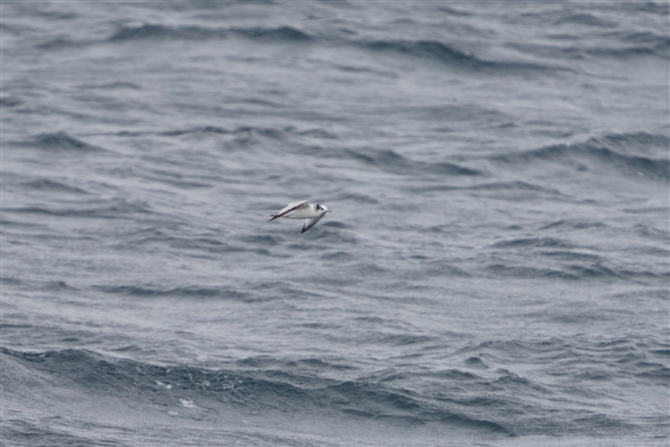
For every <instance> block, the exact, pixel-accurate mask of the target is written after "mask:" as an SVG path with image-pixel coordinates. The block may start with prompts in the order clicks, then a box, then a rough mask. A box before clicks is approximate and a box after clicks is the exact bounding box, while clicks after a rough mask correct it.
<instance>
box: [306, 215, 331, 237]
mask: <svg viewBox="0 0 670 447" xmlns="http://www.w3.org/2000/svg"><path fill="white" fill-rule="evenodd" d="M325 215H326V213H322V214H319V215H318V216H316V217H312V218H311V219H305V223H304V224H303V226H302V231H301V232H300V234H302V233H304V232H305V231H307V230H309V229H310V228H312V227H313V226H314V225H316V223H317V222H318V221H320V220H321V218H322V217H323V216H325Z"/></svg>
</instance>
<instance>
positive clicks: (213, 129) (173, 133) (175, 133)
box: [159, 126, 234, 137]
mask: <svg viewBox="0 0 670 447" xmlns="http://www.w3.org/2000/svg"><path fill="white" fill-rule="evenodd" d="M191 133H212V134H220V135H226V134H230V133H234V131H231V130H228V129H225V128H223V127H219V126H197V127H191V128H189V129H177V130H168V131H165V132H160V133H159V135H164V136H167V137H179V136H182V135H188V134H191Z"/></svg>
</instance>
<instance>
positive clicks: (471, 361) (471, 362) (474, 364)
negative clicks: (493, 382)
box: [464, 357, 489, 369]
mask: <svg viewBox="0 0 670 447" xmlns="http://www.w3.org/2000/svg"><path fill="white" fill-rule="evenodd" d="M464 363H465V364H466V365H467V366H468V367H469V368H477V369H489V366H488V365H487V364H486V362H485V361H484V360H482V359H481V358H480V357H469V358H468V359H466V360H465V362H464Z"/></svg>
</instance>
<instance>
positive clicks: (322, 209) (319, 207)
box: [316, 203, 332, 213]
mask: <svg viewBox="0 0 670 447" xmlns="http://www.w3.org/2000/svg"><path fill="white" fill-rule="evenodd" d="M316 210H317V211H319V212H323V213H332V211H331V210H329V209H328V207H326V205H321V204H320V203H317V204H316Z"/></svg>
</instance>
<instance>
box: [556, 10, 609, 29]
mask: <svg viewBox="0 0 670 447" xmlns="http://www.w3.org/2000/svg"><path fill="white" fill-rule="evenodd" d="M552 24H553V25H555V26H561V25H566V24H567V25H586V26H591V27H597V28H614V27H616V26H617V25H618V24H617V22H614V21H611V20H606V19H604V18H601V17H598V16H597V15H595V14H593V13H587V12H573V11H570V10H565V11H561V12H560V13H558V14H557V15H556V16H555V17H553V20H552Z"/></svg>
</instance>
